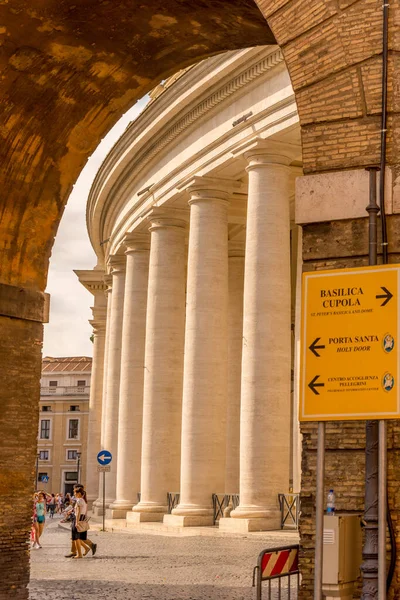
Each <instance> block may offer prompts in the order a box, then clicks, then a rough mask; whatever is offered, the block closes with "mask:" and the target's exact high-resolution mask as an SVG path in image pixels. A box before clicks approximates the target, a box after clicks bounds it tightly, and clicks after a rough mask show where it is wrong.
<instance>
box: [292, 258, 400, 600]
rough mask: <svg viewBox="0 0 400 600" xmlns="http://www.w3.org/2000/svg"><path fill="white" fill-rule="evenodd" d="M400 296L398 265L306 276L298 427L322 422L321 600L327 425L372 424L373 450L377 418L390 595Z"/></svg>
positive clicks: (368, 545)
mask: <svg viewBox="0 0 400 600" xmlns="http://www.w3.org/2000/svg"><path fill="white" fill-rule="evenodd" d="M399 297H400V267H399V265H381V266H376V265H372V266H369V267H362V268H353V269H340V270H333V271H313V272H312V273H304V274H303V297H302V326H301V358H300V414H299V420H300V421H317V422H318V457H317V461H318V465H317V507H316V513H317V515H316V521H317V522H316V529H317V531H316V533H317V537H316V548H315V582H314V599H315V600H320V598H321V597H322V590H321V586H322V559H323V545H322V543H321V539H322V535H323V531H322V529H323V523H322V515H323V500H324V498H323V490H324V465H323V462H324V448H323V446H324V434H325V429H324V428H325V421H346V420H363V421H364V420H366V421H367V445H368V439H375V438H377V435H375V429H376V430H377V428H378V423H377V419H381V422H380V423H379V430H380V436H379V437H380V444H379V463H380V469H379V519H378V514H376V518H377V519H378V521H379V539H380V540H381V538H382V541H381V543H380V551H379V564H380V566H379V586H380V589H382V590H384V588H385V577H386V568H385V562H386V554H385V531H386V530H385V504H384V503H385V490H384V487H385V482H386V439H385V438H386V429H385V422H384V420H385V419H396V418H400V386H399V366H398V361H399V353H398V344H399V340H400V323H399V315H398V300H399ZM372 429H374V430H372ZM376 432H377V431H376ZM369 454H370V455H371V456H369ZM375 454H376V453H371V452H369V453H368V451H367V460H366V500H365V515H366V516H365V521H366V532H365V544H364V554H363V555H364V563H363V566H362V570H363V576H364V587H365V586H367V587H368V586H369V585H370V583H371V585H373V586H374V585H375V584H374V582H372V579H373V578H374V577H375V566H374V565H372V563H373V562H374V558H373V554H374V552H376V551H375V550H374V548H375V546H376V544H375V537H376V535H375V530H376V524H375V523H376V520H375V516H374V515H375V512H376V513H377V508H376V500H375V498H376V492H377V490H376V489H375V487H377V486H375V487H374V485H373V484H375V482H374V481H372V479H373V478H375V479H377V477H378V464H377V462H378V455H377V454H376V456H375ZM375 459H376V460H375ZM368 460H369V463H368ZM371 461H372V462H371ZM375 462H376V464H375ZM370 463H371V464H370ZM373 512H374V514H372V513H373ZM367 516H368V517H369V519H368V520H367ZM318 540H319V541H318ZM382 548H383V550H382ZM364 571H365V572H364ZM381 595H382V594H381ZM363 598H364V595H363ZM383 598H384V596H383V595H382V600H383Z"/></svg>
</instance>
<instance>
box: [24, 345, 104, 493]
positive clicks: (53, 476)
mask: <svg viewBox="0 0 400 600" xmlns="http://www.w3.org/2000/svg"><path fill="white" fill-rule="evenodd" d="M91 370H92V359H91V358H89V357H87V356H76V357H62V358H53V357H49V356H46V357H45V358H44V359H43V369H42V377H41V381H40V415H39V431H38V450H37V458H36V476H35V478H36V480H37V481H36V488H38V489H43V490H45V491H46V492H48V493H52V492H53V493H57V492H61V493H63V494H66V493H71V492H72V488H73V486H74V484H75V483H77V482H78V481H79V482H81V483H85V482H86V463H87V437H88V421H89V395H90V379H91Z"/></svg>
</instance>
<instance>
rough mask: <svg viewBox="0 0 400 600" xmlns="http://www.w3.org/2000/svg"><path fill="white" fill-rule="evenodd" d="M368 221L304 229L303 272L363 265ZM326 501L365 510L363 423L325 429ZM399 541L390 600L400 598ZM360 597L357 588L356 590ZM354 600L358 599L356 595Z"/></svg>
mask: <svg viewBox="0 0 400 600" xmlns="http://www.w3.org/2000/svg"><path fill="white" fill-rule="evenodd" d="M399 228H400V216H391V217H389V218H388V234H389V240H390V246H389V248H390V261H389V262H391V263H399V262H400V243H399V242H400V240H399V236H398V234H397V235H396V232H398V231H399V230H400V229H399ZM367 252H368V219H355V220H349V221H334V222H331V223H315V224H313V225H306V226H305V227H303V258H304V261H305V262H304V271H314V270H317V269H338V268H339V269H340V268H346V267H359V266H366V265H367V264H368V256H367ZM317 428H318V425H317V423H303V424H302V426H301V432H302V435H303V442H302V444H303V447H302V450H303V454H302V483H301V521H300V535H301V545H302V552H301V570H302V577H303V580H302V587H301V593H300V596H299V600H309V599H310V598H311V597H312V594H313V585H314V579H313V568H314V567H313V565H314V548H315V495H316V461H317ZM325 468H326V472H325V498H326V496H327V493H328V490H329V489H330V488H331V487H333V488H334V490H335V493H336V506H337V510H338V511H341V510H345V511H355V512H357V513H360V512H363V510H364V473H365V421H338V422H332V423H327V425H326V463H325ZM399 481H400V423H399V422H398V421H388V497H389V504H390V510H391V513H392V518H393V523H394V527H395V530H396V539H397V540H400V496H399ZM399 546H400V541H399V542H398V553H399V554H398V560H397V567H396V573H395V577H394V579H393V583H392V588H391V594H390V595H389V598H399V597H400V580H399V566H400V552H399ZM359 591H360V586H359ZM357 597H359V594H358V595H357Z"/></svg>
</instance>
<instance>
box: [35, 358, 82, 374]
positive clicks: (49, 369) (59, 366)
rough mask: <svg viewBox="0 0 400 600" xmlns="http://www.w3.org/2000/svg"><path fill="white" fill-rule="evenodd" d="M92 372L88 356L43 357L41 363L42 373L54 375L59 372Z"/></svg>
mask: <svg viewBox="0 0 400 600" xmlns="http://www.w3.org/2000/svg"><path fill="white" fill-rule="evenodd" d="M91 370H92V359H91V357H90V356H59V357H53V356H45V357H44V359H43V361H42V373H54V372H59V371H79V372H82V371H87V372H88V373H90V371H91Z"/></svg>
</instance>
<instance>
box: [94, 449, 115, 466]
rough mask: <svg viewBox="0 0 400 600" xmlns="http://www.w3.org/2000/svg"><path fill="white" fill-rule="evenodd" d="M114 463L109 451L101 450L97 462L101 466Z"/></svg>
mask: <svg viewBox="0 0 400 600" xmlns="http://www.w3.org/2000/svg"><path fill="white" fill-rule="evenodd" d="M111 461H112V454H111V452H109V451H108V450H100V452H99V453H98V455H97V462H98V463H99V465H103V466H104V465H109V464H110V462H111Z"/></svg>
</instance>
